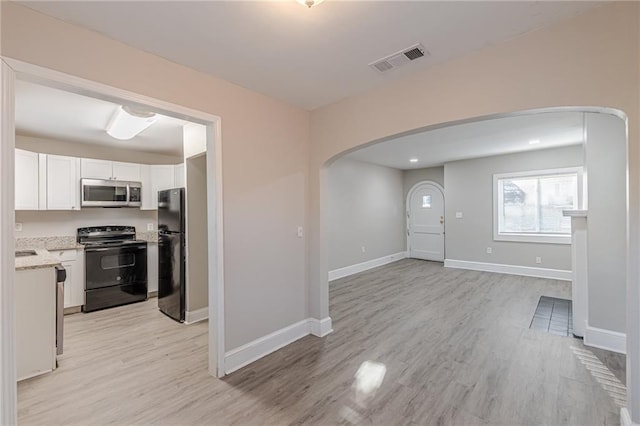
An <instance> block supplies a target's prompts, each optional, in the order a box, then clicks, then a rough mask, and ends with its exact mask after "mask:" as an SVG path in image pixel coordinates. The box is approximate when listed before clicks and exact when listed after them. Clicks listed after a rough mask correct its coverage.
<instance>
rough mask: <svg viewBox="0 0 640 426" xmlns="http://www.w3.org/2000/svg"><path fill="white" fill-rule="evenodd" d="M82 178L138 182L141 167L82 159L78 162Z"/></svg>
mask: <svg viewBox="0 0 640 426" xmlns="http://www.w3.org/2000/svg"><path fill="white" fill-rule="evenodd" d="M80 163H81V165H80V170H81V173H82V175H81V176H82V177H83V178H88V179H103V180H128V181H134V182H140V180H141V166H140V164H135V163H122V162H117V161H106V160H95V159H92V158H83V159H81V161H80Z"/></svg>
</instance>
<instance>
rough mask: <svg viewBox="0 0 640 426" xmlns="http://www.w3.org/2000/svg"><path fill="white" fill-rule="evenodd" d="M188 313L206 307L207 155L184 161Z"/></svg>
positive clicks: (207, 282)
mask: <svg viewBox="0 0 640 426" xmlns="http://www.w3.org/2000/svg"><path fill="white" fill-rule="evenodd" d="M185 167H186V175H187V190H186V193H187V197H186V198H187V199H186V205H187V235H186V237H187V311H188V312H193V311H196V310H198V309H202V308H206V307H207V306H208V305H209V303H208V300H209V280H208V279H207V276H208V275H207V274H208V269H207V263H208V262H207V258H208V246H207V243H208V239H207V238H208V233H207V229H208V228H207V198H206V197H203V196H202V194H206V193H207V156H206V154H204V155H200V156H199V157H194V158H187V159H186V160H185Z"/></svg>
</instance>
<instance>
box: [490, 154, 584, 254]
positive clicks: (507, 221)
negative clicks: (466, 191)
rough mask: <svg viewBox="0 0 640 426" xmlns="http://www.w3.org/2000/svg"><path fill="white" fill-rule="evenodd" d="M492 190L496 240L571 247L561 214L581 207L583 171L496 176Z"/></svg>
mask: <svg viewBox="0 0 640 426" xmlns="http://www.w3.org/2000/svg"><path fill="white" fill-rule="evenodd" d="M493 187H494V189H493V190H494V204H495V206H494V229H493V234H494V235H493V236H494V239H495V240H499V241H524V242H540V243H560V244H569V243H571V218H570V217H566V216H564V215H563V214H562V212H563V210H576V209H578V208H579V206H581V205H582V203H581V201H582V200H581V198H582V197H581V195H582V169H581V168H578V167H572V168H567V169H554V170H539V171H532V172H521V173H502V174H496V175H494V176H493Z"/></svg>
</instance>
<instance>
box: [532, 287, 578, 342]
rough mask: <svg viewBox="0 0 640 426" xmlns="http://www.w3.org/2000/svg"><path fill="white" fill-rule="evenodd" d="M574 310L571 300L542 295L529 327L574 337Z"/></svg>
mask: <svg viewBox="0 0 640 426" xmlns="http://www.w3.org/2000/svg"><path fill="white" fill-rule="evenodd" d="M572 310H573V307H572V303H571V300H568V299H558V298H556V297H547V296H541V297H540V300H539V301H538V306H537V308H536V312H535V314H534V315H533V319H532V320H531V325H530V326H529V328H531V329H532V330H538V331H544V332H547V333H551V334H555V335H557V336H570V337H573V317H572V314H573V312H572Z"/></svg>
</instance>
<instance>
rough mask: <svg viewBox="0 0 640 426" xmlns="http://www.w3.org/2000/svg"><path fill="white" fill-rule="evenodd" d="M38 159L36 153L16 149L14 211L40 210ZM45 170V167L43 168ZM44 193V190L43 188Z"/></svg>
mask: <svg viewBox="0 0 640 426" xmlns="http://www.w3.org/2000/svg"><path fill="white" fill-rule="evenodd" d="M40 157H41V154H38V153H36V152H30V151H24V150H22V149H16V163H15V164H16V165H15V209H16V210H39V209H40V192H41V191H40ZM45 168H46V167H45ZM43 192H44V188H43ZM43 208H44V206H43Z"/></svg>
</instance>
